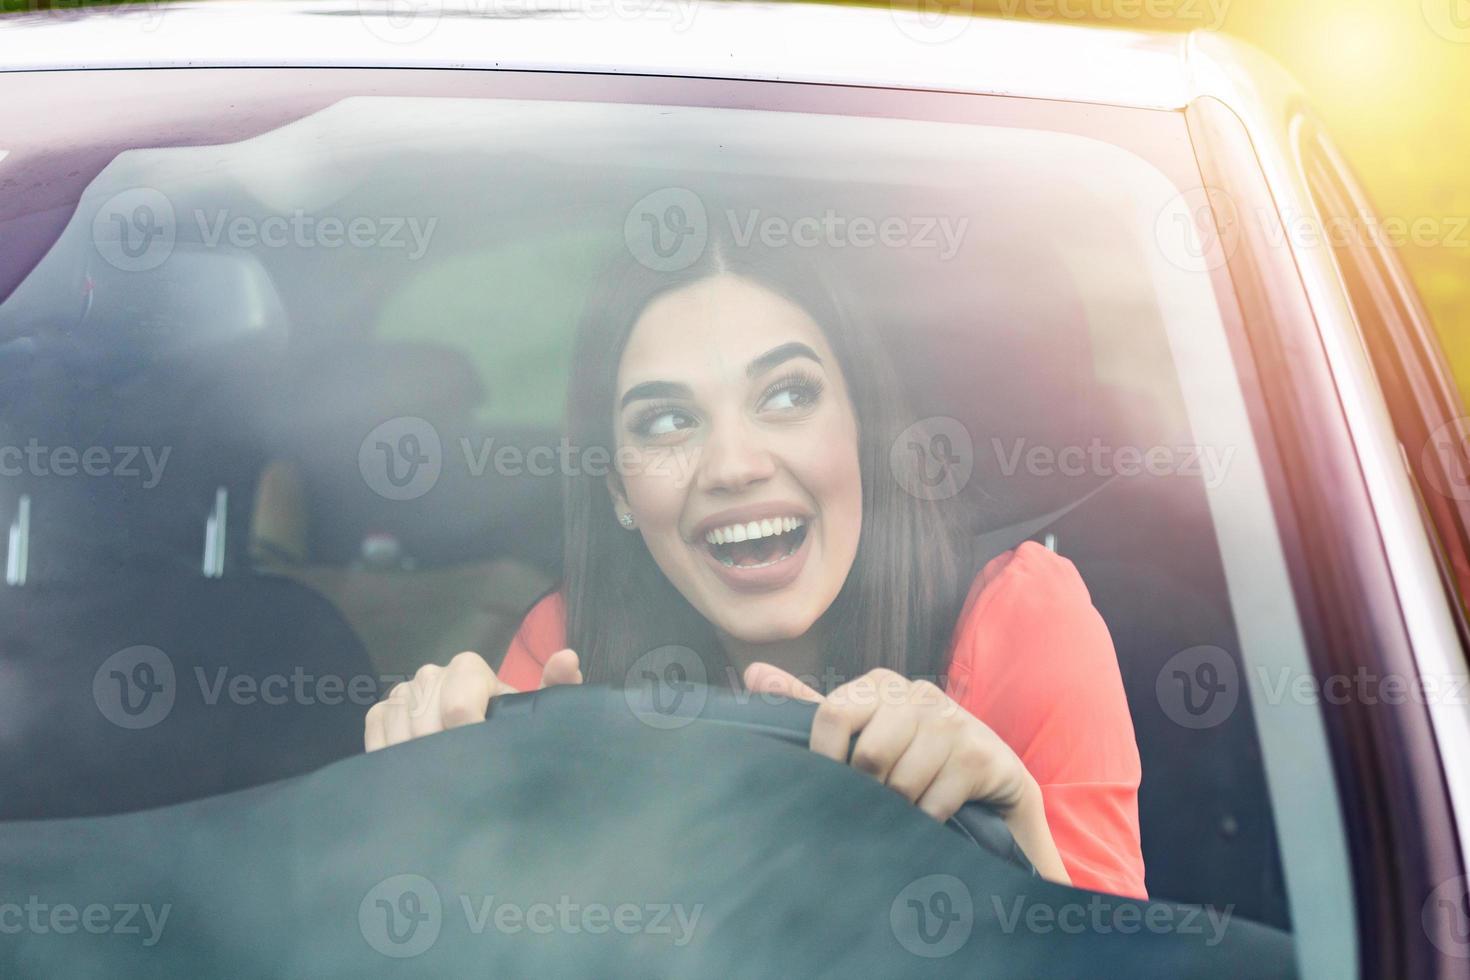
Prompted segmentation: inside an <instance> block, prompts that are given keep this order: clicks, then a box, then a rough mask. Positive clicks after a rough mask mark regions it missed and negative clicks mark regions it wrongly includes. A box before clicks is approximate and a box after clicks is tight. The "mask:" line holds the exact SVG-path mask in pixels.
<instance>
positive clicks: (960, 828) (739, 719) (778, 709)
mask: <svg viewBox="0 0 1470 980" xmlns="http://www.w3.org/2000/svg"><path fill="white" fill-rule="evenodd" d="M667 693H668V692H661V691H659V690H658V689H657V688H654V687H639V688H631V687H630V688H625V689H623V690H617V689H614V688H610V687H601V686H592V685H575V686H572V685H567V686H561V687H549V688H546V689H545V690H541V691H532V692H529V693H526V694H507V695H503V696H501V697H498V698H496V699H495V700H493V701H492V702H491V703H490V711H489V714H488V716H487V717H486V723H487V724H496V723H504V722H506V721H508V720H509V719H515V718H525V717H528V716H530V715H533V714H534V715H539V716H541V717H543V718H548V717H549V718H555V717H557V716H558V715H560V716H563V717H570V716H577V717H583V718H585V717H588V716H591V715H596V714H599V713H609V714H610V713H619V714H622V715H624V716H625V717H626V716H627V714H629V713H630V712H631V713H632V714H633V715H634V716H635V717H637V718H639V719H640V720H642V721H644V722H646V723H647V724H648V725H649V726H650V727H652V728H656V729H674V728H682V727H684V726H685V725H689V724H703V725H727V726H730V727H733V728H739V729H744V730H745V731H750V732H757V733H759V734H762V735H768V736H770V737H772V738H776V739H780V740H781V741H783V742H788V743H790V744H792V745H799V746H802V747H805V746H806V745H807V744H808V741H809V738H810V736H811V730H812V718H813V716H814V715H815V714H816V712H817V707H816V705H814V704H811V703H809V702H806V701H797V700H789V699H782V700H779V701H778V700H773V699H772V698H771V697H770V696H767V695H759V694H749V693H742V694H738V695H737V694H736V693H734V692H732V691H728V690H725V689H722V688H714V687H707V686H705V685H702V684H692V683H691V684H688V685H687V686H685V687H684V688H683V689H681V690H680V691H678V692H677V695H676V696H675V697H667V696H665V695H666V694H667ZM947 826H948V827H949V828H950V829H951V830H953V831H955V832H956V833H958V834H960V835H961V836H963V837H965V838H967V839H968V840H970V841H971V842H972V843H974V844H976V845H978V846H979V847H982V848H984V849H985V850H987V851H990V852H991V853H993V854H995V855H997V856H999V857H1001V858H1003V859H1005V860H1006V861H1009V862H1010V863H1012V864H1014V865H1016V866H1017V867H1019V868H1021V869H1023V870H1025V871H1029V872H1031V873H1032V874H1033V875H1034V874H1036V868H1035V866H1034V865H1032V863H1031V861H1030V860H1029V859H1028V858H1027V857H1026V855H1025V854H1024V853H1023V852H1022V851H1021V848H1020V846H1019V845H1017V844H1016V841H1015V838H1013V837H1012V836H1011V832H1010V829H1009V828H1008V827H1007V826H1006V824H1005V820H1004V819H1002V818H1001V816H1000V814H998V813H996V812H995V811H994V810H993V809H991V808H990V807H988V806H986V805H984V804H983V803H967V804H965V805H964V806H963V807H961V808H960V809H959V812H957V813H956V814H955V815H954V816H952V817H950V818H949V821H948V824H947Z"/></svg>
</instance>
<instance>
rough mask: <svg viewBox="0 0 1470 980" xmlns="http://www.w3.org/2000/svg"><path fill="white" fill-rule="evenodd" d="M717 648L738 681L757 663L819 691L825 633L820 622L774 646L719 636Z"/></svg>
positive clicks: (721, 634)
mask: <svg viewBox="0 0 1470 980" xmlns="http://www.w3.org/2000/svg"><path fill="white" fill-rule="evenodd" d="M719 637H720V646H722V647H723V648H724V650H725V656H727V657H729V658H730V665H731V666H732V667H734V668H735V672H736V675H737V679H738V678H740V677H743V676H744V675H745V668H747V667H749V666H750V665H751V664H753V663H755V662H757V661H763V662H765V663H768V664H771V665H773V666H776V667H780V668H781V669H782V670H784V671H786V672H787V673H791V674H795V675H796V676H797V677H799V678H801V679H802V680H804V681H806V682H807V683H808V684H810V685H811V686H812V687H815V688H817V689H818V690H821V689H822V685H821V683H820V681H821V677H822V661H823V659H824V654H825V651H826V643H825V640H826V630H825V629H824V628H823V626H822V623H821V622H820V621H819V622H817V623H816V624H814V625H813V626H812V628H811V629H809V630H807V631H806V632H805V633H803V634H802V635H800V636H797V637H792V638H791V639H789V640H778V641H776V642H774V643H747V642H745V641H744V640H740V639H737V638H735V637H733V636H729V635H727V634H725V633H720V634H719Z"/></svg>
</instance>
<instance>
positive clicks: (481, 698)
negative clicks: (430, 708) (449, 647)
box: [439, 651, 516, 730]
mask: <svg viewBox="0 0 1470 980" xmlns="http://www.w3.org/2000/svg"><path fill="white" fill-rule="evenodd" d="M514 693H516V692H515V689H514V688H512V687H511V686H510V685H509V684H505V683H503V682H501V681H500V680H499V679H498V678H497V677H496V676H495V671H493V670H491V669H490V665H489V664H487V663H486V662H485V658H484V657H482V656H480V655H479V654H478V653H474V652H472V651H465V652H464V653H460V654H456V655H455V657H454V659H453V660H451V661H449V666H448V667H446V668H444V675H443V677H442V678H441V679H440V684H439V721H440V724H441V725H443V727H444V728H445V729H446V730H447V729H450V728H458V727H460V726H461V725H469V724H473V723H475V722H477V721H484V720H485V712H486V711H487V710H489V708H490V699H491V698H493V697H495V696H496V695H497V694H514Z"/></svg>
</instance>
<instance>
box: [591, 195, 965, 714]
mask: <svg viewBox="0 0 1470 980" xmlns="http://www.w3.org/2000/svg"><path fill="white" fill-rule="evenodd" d="M711 225H712V226H713V225H714V222H711ZM711 231H712V233H711V235H710V240H709V241H708V243H707V245H706V247H705V250H704V252H703V254H702V255H701V256H700V258H699V259H698V261H696V262H694V263H693V264H691V265H690V266H689V267H688V268H685V269H682V270H679V271H677V272H656V271H653V270H651V269H649V268H646V267H645V266H643V265H642V264H640V263H637V262H635V261H632V259H631V258H628V259H625V260H622V261H619V262H616V263H614V265H613V266H612V267H610V268H609V269H608V270H607V271H606V273H605V275H604V278H603V279H602V282H601V285H600V287H599V288H598V289H596V290H595V291H594V294H593V296H592V298H591V301H590V303H589V306H588V308H587V312H586V315H585V317H584V319H583V322H582V325H581V329H580V332H579V335H578V338H577V342H576V345H575V349H574V353H573V358H572V373H571V387H570V395H569V399H568V435H569V438H570V440H571V442H572V444H573V445H574V446H579V447H592V446H596V447H601V448H603V449H605V451H607V452H608V453H612V452H613V450H614V448H615V445H616V440H615V438H614V433H613V416H614V411H613V409H614V400H615V398H616V397H617V391H616V384H617V367H618V364H619V362H620V361H621V358H622V352H623V349H624V347H625V346H626V344H627V342H628V338H629V337H630V336H631V334H632V332H633V327H634V325H635V324H636V323H637V321H638V318H639V317H640V315H641V314H642V312H643V310H644V309H646V308H647V307H648V305H649V304H650V303H651V302H653V300H654V299H656V298H657V297H659V296H661V295H663V294H665V293H668V292H671V291H673V290H676V289H680V288H682V287H685V286H689V285H692V284H694V283H696V282H699V281H701V280H704V279H707V278H710V277H712V276H715V275H719V274H721V273H730V274H734V275H739V276H741V277H743V278H746V279H749V280H750V281H752V282H756V283H759V284H760V285H762V286H764V287H765V288H767V289H770V290H772V291H773V292H775V293H777V294H778V295H781V296H783V297H785V298H786V299H788V300H790V301H791V302H793V303H796V304H797V305H798V306H800V307H801V308H802V309H804V310H805V311H806V312H807V314H808V315H810V316H811V317H812V319H813V320H815V321H816V323H817V324H818V325H819V326H820V327H821V329H822V331H823V334H824V335H825V336H826V338H827V341H828V343H829V344H830V345H831V347H832V349H833V351H834V352H835V355H836V358H837V361H838V366H839V367H840V369H841V370H842V373H843V375H844V377H845V378H846V380H847V388H848V391H849V393H850V395H851V398H852V402H853V409H854V411H855V414H856V418H857V423H858V456H859V463H860V467H861V473H862V483H863V486H862V496H863V519H862V528H861V533H860V537H859V542H858V550H857V555H856V557H855V559H854V561H853V566H852V569H851V571H850V572H849V574H848V577H847V581H846V582H845V583H844V585H843V587H842V589H841V591H840V592H839V594H838V596H837V598H836V600H835V601H834V602H833V604H832V606H831V607H830V608H829V609H828V610H827V613H826V614H824V625H826V626H827V631H826V635H827V637H828V642H827V650H826V655H825V659H824V665H823V666H824V671H825V673H826V674H827V675H828V677H829V678H834V677H835V678H836V679H837V680H839V681H842V680H850V679H851V678H853V677H856V676H859V675H861V674H863V673H865V672H867V671H869V670H871V669H873V668H875V667H888V668H890V669H893V670H895V671H898V672H899V673H903V674H906V675H908V676H911V677H917V676H927V677H931V678H936V677H938V676H939V675H940V674H941V673H942V672H943V671H944V670H945V669H946V667H947V663H946V659H945V658H946V654H947V652H948V649H949V645H950V637H951V633H952V631H953V628H954V625H955V619H956V617H957V616H958V615H959V611H960V607H961V604H962V603H963V600H964V595H965V591H966V587H967V586H968V584H969V574H968V572H969V562H968V561H967V560H965V557H964V556H962V552H961V549H960V547H959V542H958V538H957V532H955V531H953V530H952V529H951V527H950V521H949V520H947V516H946V513H945V511H944V509H943V508H942V507H941V505H939V504H937V503H935V502H933V501H930V500H926V499H921V498H920V497H918V496H915V495H913V494H910V493H908V492H907V491H906V490H905V489H904V487H905V486H909V487H912V486H917V485H918V484H917V482H910V481H908V480H906V479H902V477H903V476H904V474H902V473H898V472H895V471H894V469H893V468H892V466H914V467H917V466H919V465H921V463H920V461H919V460H918V459H913V461H912V462H911V463H910V462H907V461H908V460H909V459H910V455H909V454H906V453H905V454H900V455H899V456H897V457H895V458H894V460H893V462H892V466H891V465H890V447H891V446H892V444H893V440H894V439H895V438H896V437H897V436H898V435H899V433H900V432H901V431H902V430H903V429H904V428H906V426H907V425H908V424H909V423H910V422H912V421H913V419H912V418H910V416H909V414H908V410H907V408H906V401H907V400H906V398H905V397H904V395H903V392H902V390H901V388H900V385H899V382H898V379H897V376H896V374H895V372H894V371H893V368H892V365H891V363H890V361H889V358H888V357H887V356H886V352H885V350H884V349H883V346H882V344H881V343H880V341H879V338H878V336H877V335H876V332H875V331H874V330H873V329H872V328H871V327H870V326H869V325H868V324H867V323H866V322H865V321H864V320H863V319H862V318H860V317H857V316H854V315H852V314H851V313H850V311H848V310H846V309H845V308H844V306H843V304H842V302H841V299H840V298H839V296H838V294H837V293H836V292H835V291H834V290H832V289H830V288H829V287H828V285H827V280H826V278H825V276H824V275H823V270H821V269H820V268H818V267H817V266H816V265H815V264H814V263H812V262H810V261H807V260H806V259H805V258H804V257H803V256H802V255H801V254H800V253H801V252H802V251H803V250H801V249H786V250H784V253H783V254H779V255H778V254H776V253H775V252H774V251H772V250H767V249H764V248H762V247H761V246H759V245H757V244H756V243H754V242H752V243H750V244H749V245H740V246H737V245H735V244H734V243H733V242H731V241H730V240H729V239H728V238H724V237H721V236H719V235H718V234H717V233H716V232H715V230H714V229H713V227H712V229H711ZM614 478H616V477H614ZM565 490H566V510H565V538H564V542H565V543H564V547H565V566H564V567H565V577H564V582H563V590H564V594H565V597H566V603H567V639H568V643H569V645H570V646H571V647H572V648H573V649H575V650H576V651H577V652H578V654H579V655H580V656H581V658H582V665H583V671H584V673H585V675H586V678H587V680H588V681H589V682H591V683H605V684H612V685H615V686H621V685H623V684H624V683H625V681H626V679H627V672H628V671H629V670H630V669H631V667H632V665H633V663H634V662H635V661H636V660H637V659H638V657H640V656H641V655H643V654H645V653H647V652H649V651H650V650H653V649H655V648H658V647H661V646H666V645H679V646H685V647H689V648H691V649H693V650H695V651H696V652H697V653H698V654H699V655H700V656H701V657H702V658H704V660H705V663H706V664H707V665H708V666H709V668H710V671H709V673H710V678H711V681H712V682H716V683H717V682H719V681H721V680H724V679H726V678H730V677H731V672H730V671H729V670H728V661H727V660H726V658H725V656H724V653H723V651H722V650H721V648H720V646H719V644H718V642H717V640H716V638H715V635H714V630H713V628H712V627H711V626H710V624H709V623H708V622H707V621H706V620H705V619H704V618H703V617H702V616H701V615H700V614H699V613H698V612H696V611H695V609H694V608H693V607H692V606H691V605H690V604H689V603H688V601H687V600H685V599H684V597H683V596H682V595H681V594H680V593H679V592H678V590H677V589H676V588H674V586H673V585H672V584H671V583H670V582H669V581H668V579H666V578H665V577H664V575H663V573H662V572H661V571H660V569H659V568H658V566H657V565H656V564H655V562H654V560H653V558H652V556H651V555H650V554H649V553H648V549H647V548H646V547H645V546H644V544H643V541H642V538H641V537H640V536H639V535H638V534H636V533H629V532H628V531H625V530H623V529H622V528H620V527H619V526H618V524H617V521H616V518H615V514H614V509H613V503H612V499H611V496H610V494H609V491H608V487H607V483H606V480H605V479H604V478H602V477H598V476H591V475H587V474H579V475H575V476H570V477H568V479H567V483H566V488H565Z"/></svg>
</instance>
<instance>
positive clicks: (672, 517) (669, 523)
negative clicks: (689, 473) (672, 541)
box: [619, 449, 689, 533]
mask: <svg viewBox="0 0 1470 980" xmlns="http://www.w3.org/2000/svg"><path fill="white" fill-rule="evenodd" d="M677 462H678V461H677V460H671V459H668V458H666V454H663V453H648V452H637V451H634V450H630V449H624V450H623V455H622V459H621V463H622V465H621V466H620V468H619V472H620V475H621V477H622V481H623V489H624V491H625V493H626V494H627V498H628V504H629V506H631V507H632V508H633V511H634V513H636V514H637V515H638V526H639V527H640V528H641V529H642V530H643V531H644V532H645V533H649V532H655V533H656V532H662V531H669V532H673V533H677V529H678V526H679V518H680V515H681V514H682V513H683V510H684V502H685V498H686V497H687V496H688V492H689V480H688V479H687V477H686V476H685V474H684V473H683V471H682V469H681V468H680V467H679V466H678V465H676V464H677Z"/></svg>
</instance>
